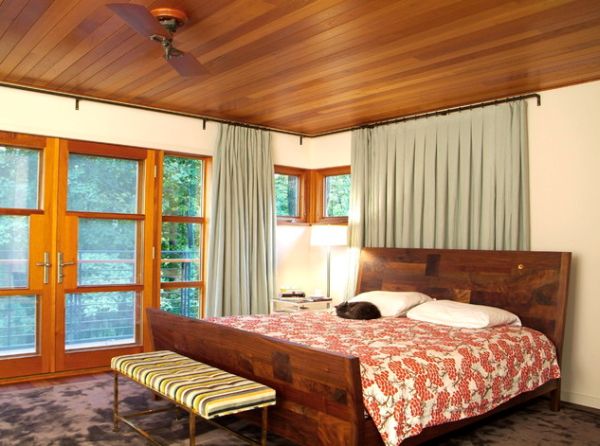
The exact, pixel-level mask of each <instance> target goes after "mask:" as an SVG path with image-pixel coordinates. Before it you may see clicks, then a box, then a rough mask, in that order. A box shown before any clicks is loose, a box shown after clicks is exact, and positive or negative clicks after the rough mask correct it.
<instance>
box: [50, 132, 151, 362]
mask: <svg viewBox="0 0 600 446" xmlns="http://www.w3.org/2000/svg"><path fill="white" fill-rule="evenodd" d="M153 178H154V152H152V151H149V150H142V149H135V148H127V147H110V146H107V145H106V144H97V143H89V142H82V141H66V142H65V143H64V144H63V145H62V147H61V149H60V169H59V178H58V180H59V185H58V212H57V214H58V232H57V253H56V261H57V264H56V266H57V268H56V323H57V331H56V369H57V370H71V369H82V368H89V367H100V366H105V365H107V364H108V363H109V361H110V358H111V357H113V356H115V355H121V354H128V353H134V352H138V351H141V350H142V345H143V337H144V333H143V331H142V328H143V326H144V324H143V321H142V318H143V314H144V313H143V308H145V307H146V306H149V305H151V293H150V292H149V291H150V290H149V289H148V287H149V286H150V284H151V280H148V287H147V286H145V284H144V277H151V274H152V255H145V253H151V251H152V216H151V215H148V214H149V213H151V212H152V208H153V199H154V197H153V196H152V190H153V188H146V187H145V185H146V184H148V183H151V182H152V181H153ZM146 191H149V192H146Z"/></svg>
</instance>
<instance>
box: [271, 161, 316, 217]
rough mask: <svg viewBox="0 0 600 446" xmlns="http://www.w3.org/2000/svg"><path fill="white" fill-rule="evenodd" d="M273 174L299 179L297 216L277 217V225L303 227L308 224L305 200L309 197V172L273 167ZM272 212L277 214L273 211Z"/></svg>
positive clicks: (289, 167)
mask: <svg viewBox="0 0 600 446" xmlns="http://www.w3.org/2000/svg"><path fill="white" fill-rule="evenodd" d="M274 172H275V173H278V174H281V175H292V176H296V177H298V179H299V182H300V184H299V186H298V189H299V190H298V214H299V215H298V216H294V217H292V216H277V224H278V225H305V224H308V223H309V222H310V213H309V209H308V206H307V199H308V198H309V195H310V190H309V185H310V181H309V175H310V171H309V170H307V169H301V168H298V167H291V166H281V165H275V166H274ZM274 212H277V211H276V210H274Z"/></svg>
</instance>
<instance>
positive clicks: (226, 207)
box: [206, 124, 275, 316]
mask: <svg viewBox="0 0 600 446" xmlns="http://www.w3.org/2000/svg"><path fill="white" fill-rule="evenodd" d="M273 178H274V173H273V158H272V153H271V134H270V133H269V132H265V131H261V130H256V129H250V128H246V127H239V126H234V125H227V124H225V125H221V127H220V130H219V136H218V140H217V152H216V155H215V158H214V164H213V188H212V189H213V190H212V210H211V216H210V222H209V223H210V236H209V252H208V263H207V266H208V271H207V280H206V281H207V287H206V294H207V295H206V298H207V299H206V314H207V316H229V315H242V314H266V313H268V312H269V305H270V301H271V298H272V297H273V293H274V277H275V242H274V240H275V213H274V210H273V203H274V200H273V195H274V192H273V191H274V184H273Z"/></svg>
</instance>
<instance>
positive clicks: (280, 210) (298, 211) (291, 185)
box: [275, 166, 308, 223]
mask: <svg viewBox="0 0 600 446" xmlns="http://www.w3.org/2000/svg"><path fill="white" fill-rule="evenodd" d="M307 172H308V171H307V170H305V169H298V168H295V167H286V166H275V215H277V220H278V222H279V223H303V222H306V221H307V218H306V204H305V197H306V187H307V181H306V177H307Z"/></svg>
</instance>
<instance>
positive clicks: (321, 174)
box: [310, 166, 351, 225]
mask: <svg viewBox="0 0 600 446" xmlns="http://www.w3.org/2000/svg"><path fill="white" fill-rule="evenodd" d="M350 174H351V171H350V166H338V167H328V168H326V169H316V170H312V171H311V185H310V189H311V196H310V203H311V207H312V212H311V214H312V219H311V222H313V223H317V224H334V225H347V224H348V216H345V217H327V216H326V215H325V180H326V179H327V177H332V176H336V175H350Z"/></svg>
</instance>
